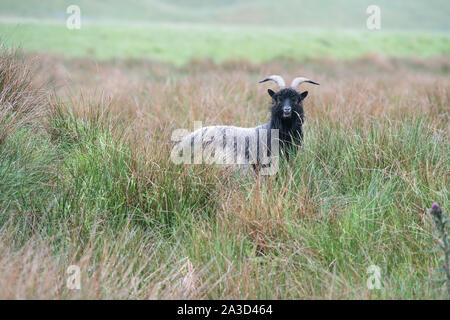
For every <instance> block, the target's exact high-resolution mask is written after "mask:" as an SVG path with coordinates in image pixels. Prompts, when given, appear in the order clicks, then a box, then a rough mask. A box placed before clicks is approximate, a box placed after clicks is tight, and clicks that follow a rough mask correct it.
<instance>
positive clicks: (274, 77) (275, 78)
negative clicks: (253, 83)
mask: <svg viewBox="0 0 450 320" xmlns="http://www.w3.org/2000/svg"><path fill="white" fill-rule="evenodd" d="M269 80H272V81H275V82H276V83H277V85H278V86H279V87H280V89H284V88H286V83H285V82H284V80H283V78H282V77H281V76H278V75H276V74H274V75H271V76H270V77H267V78H265V79H263V80H261V81H259V83H263V82H266V81H269Z"/></svg>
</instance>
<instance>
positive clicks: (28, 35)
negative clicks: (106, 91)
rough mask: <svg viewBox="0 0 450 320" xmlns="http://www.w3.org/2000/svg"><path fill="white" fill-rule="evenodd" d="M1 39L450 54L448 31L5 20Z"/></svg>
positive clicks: (265, 52) (79, 47) (104, 50)
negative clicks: (17, 22)
mask: <svg viewBox="0 0 450 320" xmlns="http://www.w3.org/2000/svg"><path fill="white" fill-rule="evenodd" d="M0 35H1V38H2V39H3V40H4V41H5V42H6V43H7V44H9V45H10V46H12V47H14V46H17V45H20V46H22V47H23V48H24V49H25V50H27V51H37V52H43V51H45V52H56V53H60V54H64V55H66V56H69V57H86V56H91V57H94V58H97V59H102V60H104V59H113V58H142V57H145V58H149V59H151V60H155V61H162V62H168V63H174V64H176V65H182V64H185V63H187V62H189V61H190V60H192V59H205V58H209V59H213V60H215V61H217V62H223V61H228V60H239V59H244V60H249V61H252V62H263V61H269V60H275V59H280V58H292V59H294V60H299V61H303V60H305V59H307V58H320V57H332V58H343V59H351V58H355V57H359V56H361V55H364V54H367V53H378V54H383V55H386V56H395V57H402V56H422V57H428V56H448V55H450V36H449V35H448V34H447V33H405V32H368V31H339V32H337V31H326V30H312V29H305V30H303V29H289V28H275V29H274V28H261V27H219V26H195V25H185V26H175V25H172V26H168V25H151V24H142V25H117V24H115V25H108V24H85V25H83V26H82V28H81V30H68V29H67V28H66V27H65V25H64V24H62V23H61V24H22V25H14V24H0Z"/></svg>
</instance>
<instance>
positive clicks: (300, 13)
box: [0, 0, 450, 31]
mask: <svg viewBox="0 0 450 320" xmlns="http://www.w3.org/2000/svg"><path fill="white" fill-rule="evenodd" d="M72 4H75V5H79V6H80V8H81V13H82V16H83V19H85V21H104V20H112V21H127V22H137V21H139V22H147V23H148V22H152V23H154V22H176V23H180V22H184V23H193V22H195V23H214V24H216V23H220V24H254V25H255V24H256V25H265V26H266V25H276V26H280V25H282V26H287V25H289V26H292V25H295V26H302V27H316V28H336V27H338V28H356V29H365V28H366V17H367V15H366V8H367V7H368V6H369V5H378V6H379V7H380V9H381V15H382V28H383V29H386V30H387V29H408V30H423V29H434V30H441V31H448V30H449V28H450V22H449V19H448V12H449V10H450V2H449V1H447V0H428V1H422V0H408V1H403V0H315V1H299V0H279V1H270V0H240V1H237V0H187V1H186V0H164V1H162V0H139V1H136V0H133V1H119V0H102V1H93V0H76V1H74V0H25V1H14V0H2V1H1V3H0V17H28V18H29V17H34V18H39V19H42V18H45V19H48V18H51V19H59V20H64V19H65V17H66V12H65V11H66V8H67V7H68V6H69V5H72Z"/></svg>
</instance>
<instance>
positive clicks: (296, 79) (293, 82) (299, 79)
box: [291, 77, 319, 89]
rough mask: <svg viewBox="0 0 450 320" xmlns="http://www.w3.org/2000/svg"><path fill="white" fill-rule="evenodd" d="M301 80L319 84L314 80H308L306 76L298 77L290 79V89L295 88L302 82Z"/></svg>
mask: <svg viewBox="0 0 450 320" xmlns="http://www.w3.org/2000/svg"><path fill="white" fill-rule="evenodd" d="M303 82H309V83H312V84H317V85H319V83H317V82H314V81H312V80H309V79H307V78H302V77H298V78H295V79H294V80H292V83H291V88H292V89H297V87H298V86H299V85H300V84H301V83H303Z"/></svg>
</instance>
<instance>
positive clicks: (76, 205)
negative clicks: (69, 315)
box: [0, 114, 450, 299]
mask: <svg viewBox="0 0 450 320" xmlns="http://www.w3.org/2000/svg"><path fill="white" fill-rule="evenodd" d="M51 128H52V130H51V132H52V135H48V134H46V133H45V132H41V133H40V134H32V133H30V132H29V131H28V130H27V129H22V130H19V131H18V132H16V133H14V135H13V136H11V137H9V139H8V140H7V142H6V143H4V144H1V145H0V155H1V156H0V181H2V183H1V184H0V195H1V197H0V207H1V208H2V210H1V211H0V229H1V228H3V230H5V229H6V231H5V232H8V233H9V234H10V235H11V234H12V236H13V237H14V238H15V239H16V240H15V245H19V243H20V240H21V241H25V240H26V239H30V237H32V236H33V235H34V236H36V234H37V235H39V237H40V238H42V239H51V243H53V246H54V249H53V250H54V251H55V253H56V254H58V255H62V256H67V255H68V253H67V251H66V250H68V249H67V247H68V246H70V244H71V243H76V244H77V252H84V250H88V249H87V248H88V247H89V246H91V245H92V244H91V241H92V239H93V238H92V234H93V233H95V234H96V236H95V243H96V244H95V247H96V249H95V252H96V253H95V255H94V257H93V258H92V259H94V260H93V261H91V268H92V266H95V265H96V262H95V261H96V259H99V261H98V262H97V263H101V258H102V252H103V257H104V252H105V250H106V251H108V250H111V245H112V244H113V243H117V242H115V241H117V238H120V237H122V236H125V238H124V239H123V240H120V241H119V243H122V242H121V241H123V243H122V244H123V247H122V246H121V247H120V249H119V248H116V249H114V253H117V254H120V252H122V254H124V255H127V256H128V257H129V258H128V259H131V260H130V261H129V262H127V263H131V266H132V265H135V266H134V267H133V268H134V270H135V271H131V274H132V275H134V276H138V277H145V276H146V275H148V274H149V273H152V270H153V272H157V271H158V272H162V271H161V270H160V269H159V266H160V265H161V263H162V261H169V262H170V261H172V263H175V262H174V261H182V260H183V259H185V258H186V257H188V259H189V260H190V261H194V264H195V265H196V266H202V268H205V269H204V271H205V273H206V275H207V278H211V279H212V280H211V281H212V282H215V281H216V280H217V281H219V279H220V278H221V277H222V276H224V274H226V272H227V268H230V266H233V267H232V270H233V273H235V274H236V276H237V277H245V270H246V269H248V268H250V269H251V270H252V271H251V272H255V273H254V274H252V275H248V276H250V277H251V279H250V280H249V281H251V282H255V283H249V284H248V285H249V286H254V287H253V288H252V287H251V288H247V289H246V292H247V293H248V294H250V297H252V298H262V299H265V298H275V297H276V298H300V297H305V295H306V296H309V297H314V296H318V297H319V296H321V297H325V296H324V295H327V294H329V295H330V296H334V297H346V298H359V297H362V296H365V297H369V296H370V297H372V298H403V299H411V298H438V297H441V293H440V291H439V290H438V288H437V287H436V286H435V285H433V284H432V283H431V282H430V281H428V280H426V277H427V276H429V270H432V269H434V268H437V263H438V259H437V255H436V253H431V249H432V248H433V246H434V245H433V242H432V241H431V233H430V230H429V229H428V230H424V229H423V223H422V222H421V220H420V216H419V215H418V214H417V206H419V207H423V206H430V205H431V203H432V202H433V201H438V202H439V203H441V204H442V206H443V207H448V206H449V204H450V201H449V198H448V195H449V192H448V182H449V179H448V178H449V177H448V145H447V144H446V143H445V141H444V140H443V136H442V135H440V134H438V133H436V132H435V131H433V129H432V128H431V127H430V126H429V125H428V124H427V119H426V118H425V119H421V120H405V121H402V122H389V121H387V120H385V121H380V122H378V123H377V124H373V125H370V127H369V128H367V129H365V130H363V129H362V128H354V129H349V128H344V127H340V126H339V125H336V124H333V123H331V122H328V121H327V120H326V119H324V120H323V121H321V122H320V123H316V124H313V125H312V126H311V127H310V128H309V130H308V131H307V132H306V136H307V137H308V139H307V140H306V144H305V146H304V152H302V153H300V154H299V156H298V157H297V160H296V161H295V162H294V163H293V164H292V167H291V168H290V169H288V168H287V167H283V170H282V171H281V172H280V174H279V179H278V180H276V181H275V183H274V184H272V185H271V186H268V187H265V185H262V189H261V191H260V197H262V198H261V200H260V201H261V203H258V205H259V206H260V205H262V204H264V205H266V206H268V207H270V206H272V207H273V208H276V207H275V204H277V203H279V205H281V208H276V209H274V211H272V212H271V211H268V212H266V213H265V214H267V215H265V216H264V217H261V218H264V221H265V222H266V223H268V225H270V228H268V229H265V228H264V226H262V227H261V226H259V227H258V226H252V225H247V226H245V225H244V226H242V225H241V226H238V227H236V226H235V227H233V228H231V229H227V227H226V226H224V225H223V223H222V222H221V221H220V219H219V218H218V217H216V216H215V215H214V214H213V213H214V212H215V211H216V210H218V208H219V207H220V202H218V200H214V199H216V197H215V196H214V195H215V194H218V190H217V188H216V187H215V186H217V183H213V181H209V182H208V180H210V178H208V177H210V175H204V174H203V173H202V171H197V172H196V171H191V172H190V173H189V174H190V176H189V180H186V179H180V174H179V173H176V172H177V171H175V170H174V169H175V168H174V167H173V165H172V166H171V165H169V166H168V167H166V168H163V169H162V171H164V172H163V174H162V175H159V178H158V179H155V180H153V181H152V184H151V185H152V186H153V188H156V189H157V190H156V191H157V192H155V190H154V189H152V188H146V189H140V188H139V184H140V182H139V181H138V180H137V177H136V176H134V175H133V174H132V172H131V171H130V167H132V166H133V165H136V164H133V160H132V159H133V155H132V152H131V149H129V148H128V147H127V145H126V144H125V143H124V142H123V141H122V140H120V139H113V138H112V133H111V127H110V126H109V125H108V124H104V123H103V124H100V123H89V121H88V122H86V121H85V120H81V119H77V118H76V117H73V116H70V115H68V114H64V116H63V117H60V118H54V120H53V121H52V122H51ZM324 141H326V143H324ZM394 150H395V151H394ZM374 155H378V156H374ZM426 164H428V165H430V166H433V167H434V168H435V170H434V172H433V174H434V176H432V177H430V176H426V174H425V172H424V171H423V169H424V167H425V166H426ZM369 168H370V169H369ZM177 170H180V169H179V168H178V169H177ZM181 176H182V175H181ZM411 181H414V183H411ZM5 182H6V183H5ZM240 193H241V194H242V197H243V198H244V199H245V198H247V199H252V198H254V197H255V195H256V194H257V192H256V193H255V190H254V188H247V187H243V188H242V191H240ZM305 194H306V195H307V197H308V198H310V199H311V201H312V202H314V203H315V205H316V206H317V208H318V212H317V215H316V216H314V217H299V212H301V210H302V206H304V205H305V204H304V203H303V204H302V203H301V202H299V198H298V197H299V195H302V196H304V195H305ZM158 197H159V198H158ZM211 197H212V199H211ZM279 201H281V203H280V202H279ZM249 202H250V205H251V206H253V205H255V203H253V202H252V200H250V201H249ZM258 205H256V206H255V208H256V209H255V210H263V211H264V212H265V209H258ZM243 208H246V205H245V204H244V205H243ZM247 209H248V208H247ZM276 210H281V212H282V213H283V217H282V219H281V220H279V217H276ZM336 210H337V211H339V214H336ZM11 212H18V213H20V214H14V215H11V214H10V213H11ZM261 212H262V211H261ZM228 214H229V215H233V210H232V208H231V209H230V212H229V213H228ZM238 223H242V221H241V222H238ZM11 225H13V226H14V227H13V228H12V230H13V231H11ZM229 227H230V226H229ZM246 227H248V228H250V229H248V230H247V229H246ZM253 228H256V231H255V230H253ZM259 228H261V229H259ZM124 230H127V232H128V233H127V234H126V235H124V234H123V231H124ZM225 230H228V231H225ZM245 230H247V231H250V230H253V231H252V232H253V233H252V232H249V233H247V234H245ZM241 232H244V235H243V234H242V233H241ZM255 232H256V233H255ZM111 237H113V238H111ZM114 238H116V240H114ZM261 241H262V243H264V245H265V247H263V249H262V253H261V254H260V255H259V257H255V252H257V251H258V250H261V247H259V246H260V245H261ZM142 242H144V243H148V244H150V243H158V245H157V247H156V249H154V250H153V251H152V253H151V254H152V255H153V259H154V260H153V261H158V264H157V265H152V264H151V265H149V266H146V267H145V268H144V270H142V269H140V267H139V264H143V263H148V262H144V261H145V257H140V256H138V254H139V253H138V252H135V251H136V250H138V248H140V246H142ZM180 243H182V245H180ZM118 250H119V251H118ZM97 255H99V256H97ZM143 259H144V260H143ZM249 261H251V264H255V267H253V268H252V267H249V265H248V263H249ZM170 264H171V263H169V265H164V272H165V273H166V274H167V273H168V274H170V273H171V272H174V269H172V268H171V267H170ZM370 264H375V265H378V266H380V268H381V269H382V276H383V286H384V288H383V290H381V291H374V292H373V293H372V294H370V295H369V296H367V293H364V292H365V291H366V289H365V285H366V282H365V281H366V268H367V266H368V265H370ZM267 274H271V276H270V277H267ZM332 274H334V275H332ZM130 277H131V275H130ZM247 280H248V279H247ZM148 281H149V282H150V283H151V279H150V280H148ZM241 281H246V279H245V278H243V280H241ZM330 281H335V284H334V286H335V290H337V291H336V292H334V293H333V292H332V290H333V289H332V288H331V289H330V287H329V286H330ZM227 283H228V284H227ZM230 283H231V284H232V283H234V282H233V281H232V280H231V279H227V280H223V282H219V285H217V286H214V287H213V288H212V289H211V290H210V291H209V292H208V293H207V294H206V297H210V298H220V297H226V296H227V295H232V296H233V293H232V292H231V290H232V288H230ZM295 283H301V284H302V285H301V286H296V285H292V284H295ZM147 284H148V282H147ZM240 285H245V283H244V282H242V283H241V284H240ZM283 287H285V288H286V290H283V289H282V288H283ZM116 289H117V291H116ZM330 290H331V291H330ZM84 294H85V297H87V296H90V295H92V293H90V292H88V291H85V293H84ZM110 294H111V295H112V296H114V295H115V294H116V295H118V296H120V295H119V289H118V288H115V289H114V288H112V289H111V293H110ZM107 296H108V294H107V293H106V292H103V293H102V294H100V297H107ZM121 297H129V296H128V294H127V293H125V296H121ZM234 297H239V295H237V296H236V294H235V296H234Z"/></svg>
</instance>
